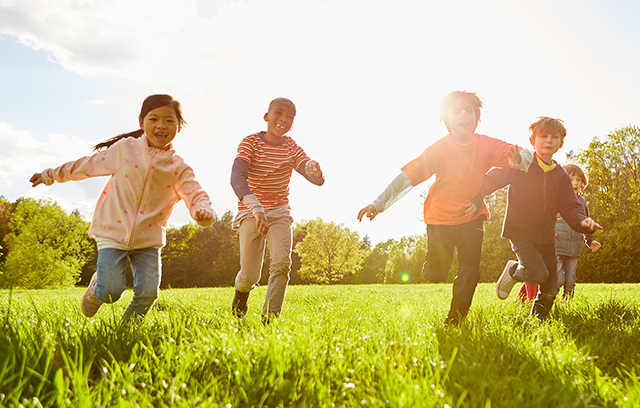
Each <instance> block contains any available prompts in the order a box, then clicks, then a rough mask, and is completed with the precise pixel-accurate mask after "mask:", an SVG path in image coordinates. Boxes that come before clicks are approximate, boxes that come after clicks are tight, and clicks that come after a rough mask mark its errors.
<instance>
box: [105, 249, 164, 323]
mask: <svg viewBox="0 0 640 408" xmlns="http://www.w3.org/2000/svg"><path fill="white" fill-rule="evenodd" d="M127 260H129V262H130V263H131V271H132V272H133V300H132V301H131V303H130V304H129V307H128V308H127V310H126V311H125V312H124V315H123V316H122V320H123V321H124V320H128V319H129V318H130V317H131V316H144V315H145V314H146V313H147V312H148V311H149V309H150V308H151V306H153V303H154V302H155V301H156V299H157V298H158V292H159V290H160V280H161V278H162V266H161V261H160V248H142V249H134V250H131V251H123V250H120V249H114V248H104V249H101V250H100V251H98V271H97V272H98V277H97V279H96V283H95V285H94V287H93V288H94V290H95V293H96V297H97V298H98V300H100V301H101V302H104V303H113V302H116V301H117V300H119V299H120V297H121V296H122V293H123V292H124V291H125V289H126V280H125V270H126V269H127Z"/></svg>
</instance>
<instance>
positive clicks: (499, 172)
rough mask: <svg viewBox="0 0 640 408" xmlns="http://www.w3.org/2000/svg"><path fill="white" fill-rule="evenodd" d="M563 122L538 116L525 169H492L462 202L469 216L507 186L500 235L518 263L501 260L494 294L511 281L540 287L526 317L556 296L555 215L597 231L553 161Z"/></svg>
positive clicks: (543, 311) (543, 313)
mask: <svg viewBox="0 0 640 408" xmlns="http://www.w3.org/2000/svg"><path fill="white" fill-rule="evenodd" d="M563 123H564V122H563V121H562V120H560V119H553V118H548V117H539V118H538V121H536V122H535V123H533V124H532V125H531V126H530V127H529V131H530V132H531V136H530V138H529V141H530V142H531V145H532V146H533V147H534V148H535V152H534V161H533V163H532V164H531V167H530V168H529V171H528V172H527V173H523V172H520V171H513V170H511V169H492V170H491V171H489V172H488V173H487V174H486V175H485V177H484V180H483V182H482V187H481V189H480V192H479V193H478V195H477V196H476V197H474V199H473V200H471V202H470V203H469V205H468V206H467V214H473V213H475V211H476V208H477V207H478V206H479V205H480V204H481V203H482V200H483V198H484V197H485V196H486V195H488V194H491V193H492V192H494V191H496V190H498V189H500V188H502V187H504V186H506V185H509V190H508V195H507V210H506V212H505V217H504V224H503V227H502V236H503V237H504V238H509V240H510V241H511V248H512V249H513V251H514V252H515V253H516V256H517V257H518V261H517V262H516V261H513V260H510V261H508V262H507V264H506V266H505V268H504V271H503V272H502V275H501V276H500V278H499V279H498V283H497V286H496V292H497V295H498V297H499V298H500V299H506V298H507V297H508V296H509V293H510V292H511V289H512V288H513V286H514V284H515V283H516V282H528V283H533V284H538V285H540V290H539V291H538V294H537V297H536V299H535V301H534V303H533V306H532V308H531V316H535V317H537V318H538V319H539V320H544V319H545V318H546V317H547V316H548V314H549V312H550V311H551V308H552V306H553V302H554V300H555V298H556V295H557V294H558V279H557V277H556V274H557V270H556V248H555V224H556V214H558V213H560V215H561V216H562V218H563V219H564V220H565V221H566V222H567V224H568V225H569V226H570V227H571V228H572V229H574V230H575V231H578V232H580V233H585V234H586V233H592V232H593V231H594V230H596V229H602V227H601V226H600V225H598V224H597V223H596V222H595V221H593V220H592V219H591V218H589V217H588V216H587V214H586V212H585V210H584V207H583V205H582V203H581V202H580V200H579V199H578V196H577V195H576V194H575V192H574V190H573V188H572V186H571V178H570V177H569V175H568V174H567V173H566V172H565V171H564V170H563V169H562V167H560V166H558V165H557V163H556V162H555V161H554V160H553V155H554V154H555V153H556V152H557V151H558V150H559V149H560V148H561V147H562V145H563V144H564V138H565V136H566V135H567V131H566V129H565V127H564V125H563Z"/></svg>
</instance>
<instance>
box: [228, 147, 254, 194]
mask: <svg viewBox="0 0 640 408" xmlns="http://www.w3.org/2000/svg"><path fill="white" fill-rule="evenodd" d="M248 177H249V162H247V161H246V160H244V159H241V158H237V159H235V160H234V161H233V167H232V168H231V188H233V191H234V193H236V196H237V197H238V200H240V201H242V197H244V196H246V195H249V194H252V195H253V192H252V191H251V188H249V183H247V178H248Z"/></svg>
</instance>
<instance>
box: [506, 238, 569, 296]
mask: <svg viewBox="0 0 640 408" xmlns="http://www.w3.org/2000/svg"><path fill="white" fill-rule="evenodd" d="M510 241H511V249H513V252H515V253H516V256H517V257H518V267H517V268H516V270H515V272H514V273H513V278H514V279H515V280H517V281H519V282H528V283H534V284H536V285H540V293H541V294H545V293H549V294H552V295H557V294H558V291H559V289H558V279H557V269H556V262H557V258H556V246H555V244H548V245H538V244H534V243H533V242H531V241H529V240H528V239H524V238H520V239H512V240H510Z"/></svg>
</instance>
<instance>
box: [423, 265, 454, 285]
mask: <svg viewBox="0 0 640 408" xmlns="http://www.w3.org/2000/svg"><path fill="white" fill-rule="evenodd" d="M422 277H423V278H424V279H425V280H426V281H427V282H432V283H442V282H446V281H447V278H448V277H449V273H448V271H440V270H437V269H431V268H427V267H423V268H422Z"/></svg>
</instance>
